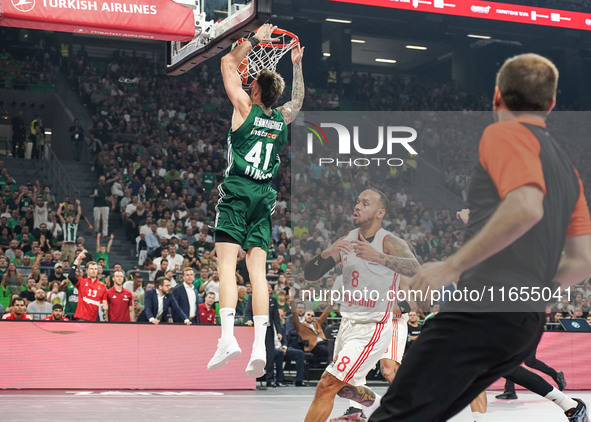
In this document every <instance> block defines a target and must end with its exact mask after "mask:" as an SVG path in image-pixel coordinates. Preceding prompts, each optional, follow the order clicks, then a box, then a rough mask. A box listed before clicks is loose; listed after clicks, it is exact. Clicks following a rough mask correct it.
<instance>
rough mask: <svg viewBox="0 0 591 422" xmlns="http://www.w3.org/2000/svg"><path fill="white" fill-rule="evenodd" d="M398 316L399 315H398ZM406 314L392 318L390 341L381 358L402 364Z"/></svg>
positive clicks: (406, 333) (406, 336)
mask: <svg viewBox="0 0 591 422" xmlns="http://www.w3.org/2000/svg"><path fill="white" fill-rule="evenodd" d="M398 315H400V314H398ZM407 323H408V314H402V315H401V316H400V317H398V318H397V317H396V315H395V316H394V320H393V325H394V329H393V330H392V341H391V342H390V346H388V349H387V350H386V353H385V354H384V356H383V358H386V359H390V360H393V361H395V362H398V363H400V362H402V356H403V355H404V349H405V348H406V340H407V338H408V325H407Z"/></svg>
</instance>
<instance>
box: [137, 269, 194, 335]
mask: <svg viewBox="0 0 591 422" xmlns="http://www.w3.org/2000/svg"><path fill="white" fill-rule="evenodd" d="M169 293H170V281H169V280H167V279H166V278H165V277H159V278H157V279H156V288H155V289H150V290H148V291H147V292H146V298H145V304H144V311H143V312H142V313H141V314H140V316H139V317H138V322H149V323H150V324H154V325H158V324H160V323H161V322H164V323H166V322H172V318H169V317H168V315H169V312H170V310H171V308H172V309H173V310H174V311H175V312H176V313H177V314H179V315H181V316H182V317H183V321H184V323H185V325H191V320H189V317H187V316H186V315H183V311H182V309H181V308H179V305H178V303H177V302H176V299H175V298H174V296H172V295H171V294H169Z"/></svg>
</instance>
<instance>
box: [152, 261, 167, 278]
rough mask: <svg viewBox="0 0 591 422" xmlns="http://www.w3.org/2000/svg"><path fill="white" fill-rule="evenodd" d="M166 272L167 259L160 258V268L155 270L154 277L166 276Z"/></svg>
mask: <svg viewBox="0 0 591 422" xmlns="http://www.w3.org/2000/svg"><path fill="white" fill-rule="evenodd" d="M167 272H168V259H162V260H160V268H158V271H156V274H155V275H154V278H158V277H166V273H167Z"/></svg>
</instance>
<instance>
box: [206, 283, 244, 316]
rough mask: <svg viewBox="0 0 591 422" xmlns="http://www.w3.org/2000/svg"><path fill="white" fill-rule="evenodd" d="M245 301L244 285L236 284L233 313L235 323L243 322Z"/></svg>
mask: <svg viewBox="0 0 591 422" xmlns="http://www.w3.org/2000/svg"><path fill="white" fill-rule="evenodd" d="M214 297H215V296H214ZM214 300H215V299H214ZM246 302H247V301H246V287H244V286H238V301H237V302H236V315H234V324H235V325H242V324H243V323H244V322H245V321H244V317H245V314H246Z"/></svg>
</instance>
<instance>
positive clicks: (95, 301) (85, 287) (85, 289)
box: [68, 250, 107, 321]
mask: <svg viewBox="0 0 591 422" xmlns="http://www.w3.org/2000/svg"><path fill="white" fill-rule="evenodd" d="M85 256H86V250H83V251H82V252H81V253H80V254H79V255H78V256H77V257H76V259H75V260H74V263H73V265H72V269H73V270H75V269H76V268H78V267H79V266H80V263H81V262H82V260H83V259H84V257H85ZM86 274H87V277H85V278H83V277H77V276H76V273H75V271H70V274H69V275H68V279H69V280H70V282H71V283H72V285H73V286H74V287H76V288H77V289H78V296H79V298H80V299H79V300H78V306H77V307H76V313H75V314H74V319H76V320H81V321H96V319H97V317H98V310H99V307H100V306H102V303H103V300H104V299H105V296H106V294H107V286H105V285H104V284H103V283H101V282H100V281H99V280H98V279H97V274H98V265H97V263H96V262H94V261H91V262H89V263H88V265H87V266H86Z"/></svg>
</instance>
